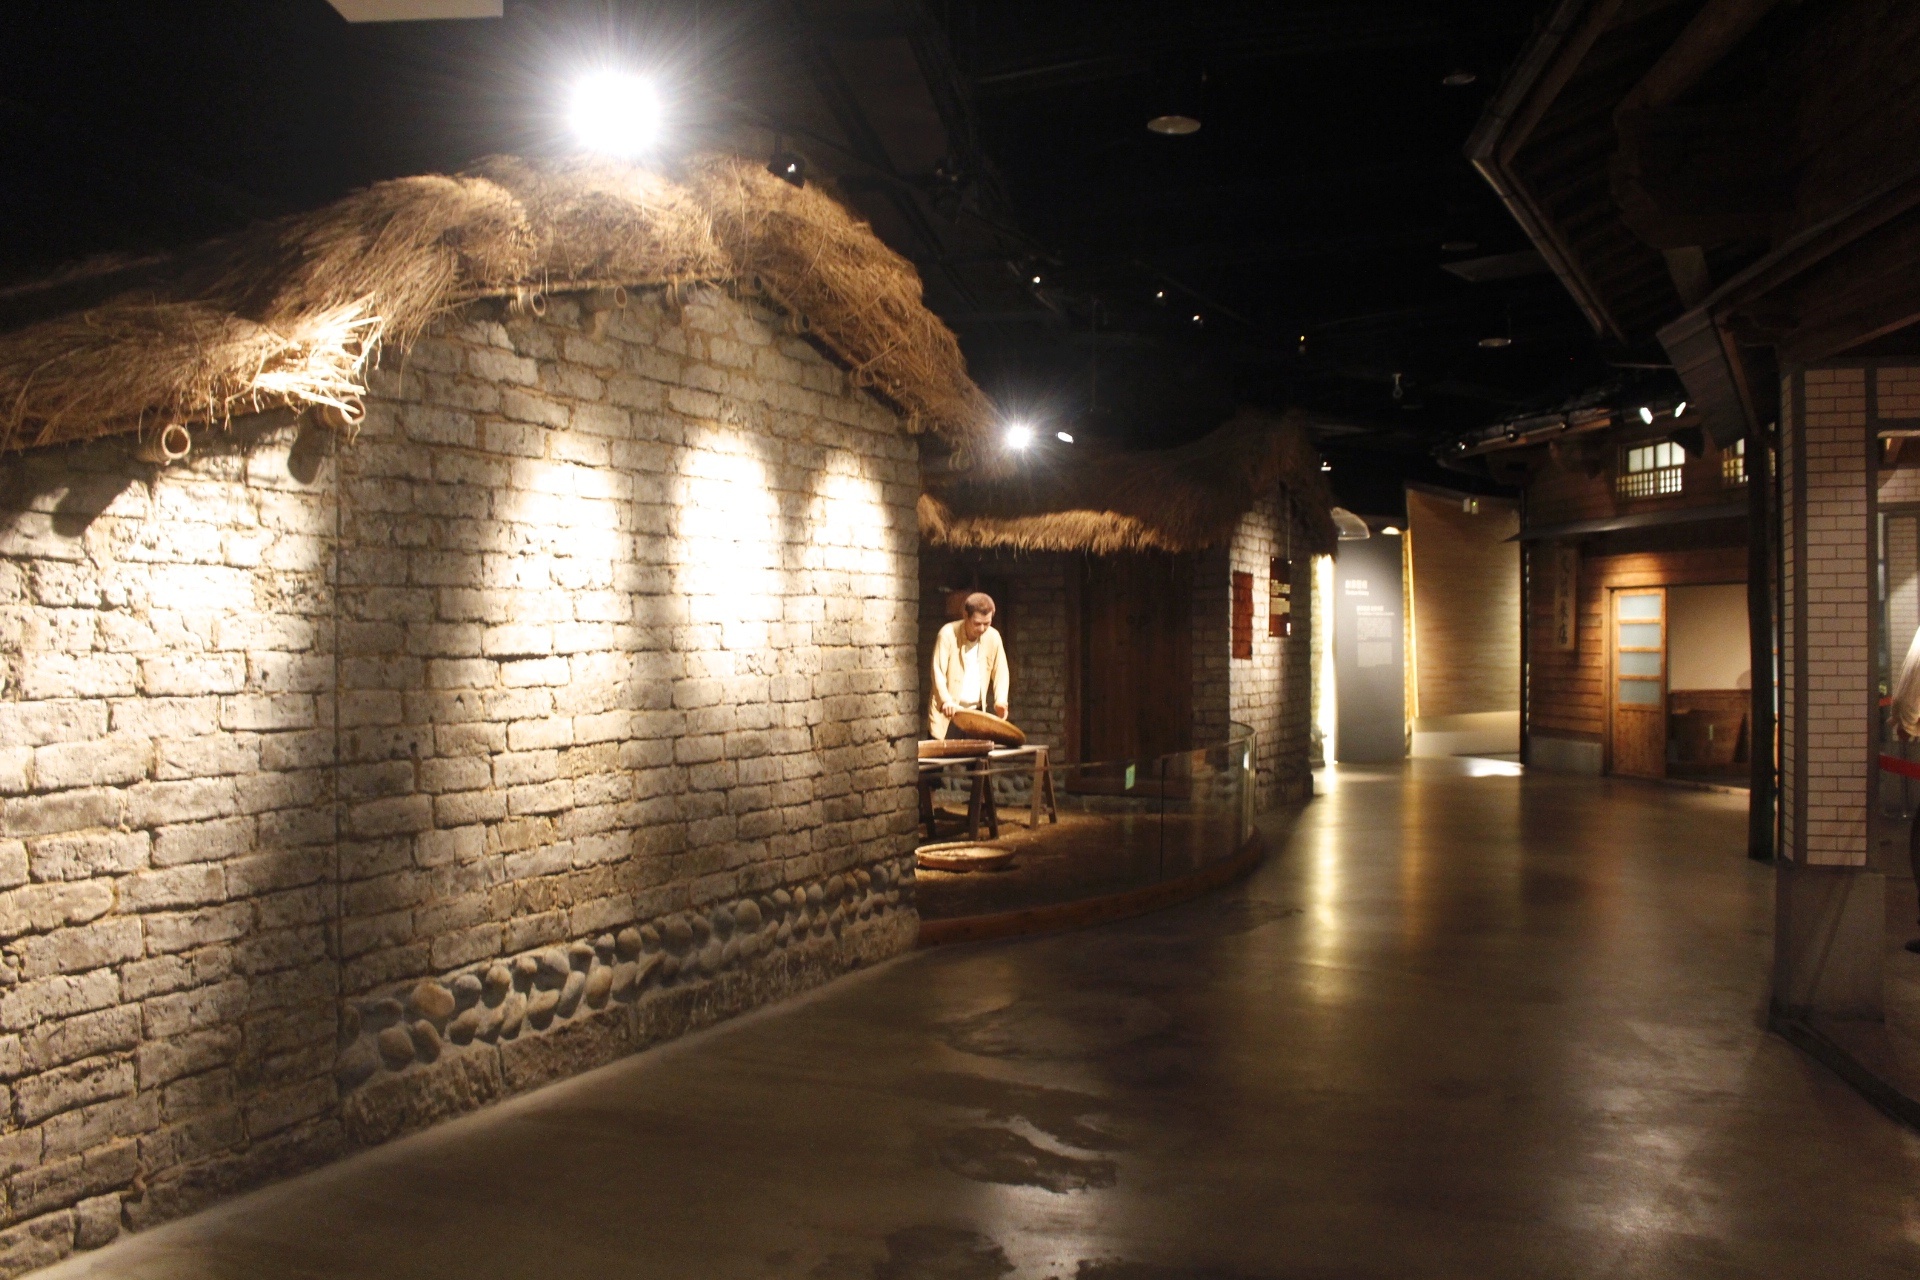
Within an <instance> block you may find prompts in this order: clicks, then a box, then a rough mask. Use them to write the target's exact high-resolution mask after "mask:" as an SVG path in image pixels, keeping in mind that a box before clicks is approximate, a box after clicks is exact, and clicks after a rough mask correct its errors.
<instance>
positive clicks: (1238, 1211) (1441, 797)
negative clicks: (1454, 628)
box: [57, 761, 1920, 1280]
mask: <svg viewBox="0 0 1920 1280" xmlns="http://www.w3.org/2000/svg"><path fill="white" fill-rule="evenodd" d="M1476 772H1478V773H1480V774H1481V775H1482V776H1474V775H1475V773H1476ZM1323 788H1325V789H1326V790H1328V791H1329V794H1326V795H1323V796H1322V797H1321V798H1320V799H1318V800H1316V801H1315V802H1314V803H1313V804H1312V805H1311V806H1310V807H1309V808H1308V809H1307V810H1306V811H1305V813H1304V815H1303V816H1301V817H1300V819H1299V820H1298V822H1297V823H1295V824H1292V825H1290V826H1287V827H1286V828H1285V829H1284V830H1281V831H1280V832H1279V834H1281V835H1282V836H1283V843H1282V845H1281V847H1280V848H1278V849H1277V850H1276V852H1275V855H1274V856H1273V858H1272V859H1271V860H1270V861H1269V863H1268V864H1267V865H1266V866H1265V867H1264V868H1263V869H1262V870H1261V871H1260V872H1259V873H1258V874H1256V875H1255V877H1254V878H1253V879H1252V880H1251V881H1249V882H1248V883H1247V884H1245V885H1243V886H1240V887H1238V888H1235V889H1231V890H1228V891H1226V892H1223V893H1220V894H1218V895H1216V896H1214V897H1211V898H1208V899H1205V900H1202V901H1198V902H1194V903H1191V904H1188V905H1187V906H1184V907H1181V908H1176V909H1174V910H1172V911H1168V912H1165V913H1162V914H1160V915H1157V916H1152V917H1147V918H1143V919H1140V920H1136V921H1133V922H1130V923H1125V924H1121V925H1117V926H1109V927H1106V928H1101V929H1096V930H1091V931H1087V932H1082V933H1074V934H1069V935H1062V936H1057V937H1052V938H1045V939H1040V940H1033V941H1023V942H1014V943H1002V944H989V945H980V946H975V947H965V948H954V949H949V950H942V951H935V952H926V953H921V954H918V955H915V956H913V957H910V958H908V959H906V960H903V961H901V962H898V963H895V964H891V965H888V966H885V967H883V968H881V969H879V970H876V971H873V972H870V973H867V974H863V975H859V976H856V977H853V978H851V979H848V980H846V981H844V982H842V983H840V984H838V985H836V986H835V987H833V988H832V989H830V990H828V991H826V992H823V993H820V994H819V995H817V996H815V997H812V998H809V999H806V1000H802V1001H798V1002H795V1003H793V1004H790V1005H787V1006H784V1007H782V1008H780V1009H777V1010H773V1011H770V1012H768V1013H764V1014H761V1015H757V1016H755V1017H752V1018H748V1019H745V1020H743V1021H741V1022H738V1023H735V1024H733V1025H731V1026H728V1027H724V1028H720V1029H718V1030H716V1031H713V1032H710V1033H707V1034H705V1035H702V1036H698V1037H695V1038H693V1039H691V1040H688V1041H685V1042H682V1043H680V1044H677V1045H673V1046H670V1047H667V1048H665V1049H663V1050H660V1051H656V1052H653V1053H650V1054H646V1055H643V1056H641V1057H639V1058H635V1059H631V1060H629V1061H627V1062H625V1063H622V1064H619V1065H616V1066H614V1067H611V1068H608V1069H606V1070H603V1071H600V1072H597V1073H595V1074H593V1075H590V1076H586V1077H583V1078H580V1079H578V1080H575V1081H571V1082H568V1083H567V1084H564V1085H561V1086H558V1087H555V1088H551V1089H548V1090H546V1091H544V1092H542V1093H540V1094H537V1095H534V1096H531V1097H528V1098H523V1099H519V1100H516V1101H514V1102H512V1103H509V1104H507V1105H504V1106H501V1107H497V1108H495V1109H494V1110H492V1111H489V1112H486V1113H483V1114H481V1115H478V1116H474V1117H470V1118H467V1119H465V1120H462V1121H460V1122H457V1123H455V1124H451V1125H448V1126H445V1127H443V1128H441V1129H439V1130H437V1131H434V1132H431V1133H428V1134H425V1135H422V1136H420V1137H416V1138H413V1139H410V1140H407V1141H403V1142H399V1143H396V1144H393V1145H391V1146H389V1147H386V1148H383V1149H380V1150H378V1151H374V1152H371V1153H369V1154H366V1155H364V1156H361V1157H358V1158H356V1159H354V1160H352V1161H349V1162H346V1163H344V1164H342V1165H338V1166H335V1167H332V1168H329V1169H326V1170H322V1171H320V1172H319V1173H317V1174H315V1175H312V1176H309V1177H306V1178H303V1179H300V1180H298V1181H295V1182H292V1183H287V1184H283V1185H281V1186H278V1187H274V1188H269V1189H268V1190H266V1191H264V1192H262V1193H258V1194H255V1195H253V1196H250V1197H247V1198H245V1199H243V1200H239V1201H235V1202H232V1203H230V1204H228V1205H226V1206H223V1207H221V1208H219V1209H216V1210H214V1211H213V1212H210V1213H207V1214H204V1215H202V1216H200V1217H197V1218H194V1219H189V1220H187V1221H184V1222H180V1223H176V1224H173V1225H171V1226H168V1227H163V1228H160V1229H158V1230H155V1231H151V1232H148V1233H145V1234H143V1235H140V1236H136V1237H133V1238H130V1239H127V1240H124V1241H122V1242H120V1243H119V1244H116V1245H114V1246H111V1247H109V1248H108V1249H106V1250H103V1251H102V1252H100V1253H97V1254H93V1255H90V1256H87V1257H84V1258H79V1259H75V1260H74V1261H72V1262H70V1263H68V1264H66V1265H65V1267H64V1269H63V1270H61V1271H59V1272H58V1273H57V1274H60V1275H62V1276H78V1275H87V1276H117V1277H134V1276H138V1277H187V1276H193V1277H203V1276H220V1277H228V1276H231V1277H243V1276H244V1277H259V1276H276V1277H278V1276H299V1277H306V1276H314V1277H319V1276H328V1277H362V1276H364V1277H381V1278H383V1280H393V1278H395V1277H409V1276H433V1277H443V1276H444V1277H456V1276H457V1277H474V1278H482V1277H500V1276H514V1277H536V1276H538V1277H548V1276H566V1277H575V1276H578V1277H628V1276H635V1277H638V1276H674V1277H689V1278H691V1277H702V1278H705V1277H758V1276H777V1277H815V1278H831V1280H839V1278H846V1280H855V1278H857V1280H935V1278H943V1280H993V1278H994V1277H999V1276H1003V1275H1010V1276H1020V1277H1061V1278H1063V1280H1065V1278H1068V1277H1071V1278H1074V1280H1281V1278H1286V1280H1306V1278H1312V1280H1359V1278H1361V1277H1395V1278H1401V1277H1474V1278H1476V1280H1479V1278H1485V1277H1528V1278H1529V1280H1534V1278H1537V1277H1616V1276H1618V1277H1626V1276H1633V1277H1640V1276H1662V1277H1666V1276H1671V1277H1688V1278H1689V1280H1698V1278H1701V1277H1725V1276H1765V1277H1771V1278H1778V1277H1787V1276H1809V1277H1811V1276H1821V1277H1845V1278H1847V1280H1868V1278H1870V1277H1882V1276H1884V1277H1895V1276H1898V1277H1903V1278H1910V1277H1913V1276H1915V1275H1917V1274H1920V1137H1916V1136H1915V1135H1914V1134H1913V1133H1911V1132H1909V1131H1907V1130H1905V1129H1902V1128H1901V1127H1899V1126H1897V1125H1896V1124H1894V1123H1893V1122H1891V1121H1889V1120H1887V1119H1886V1118H1884V1117H1883V1116H1881V1115H1880V1114H1879V1113H1878V1112H1876V1111H1874V1110H1873V1109H1872V1108H1871V1107H1869V1106H1868V1105H1867V1104H1866V1103H1865V1102H1863V1101H1861V1100H1860V1099H1859V1098H1858V1097H1857V1096H1856V1095H1855V1094H1853V1093H1852V1092H1851V1091H1849V1090H1848V1089H1847V1088H1846V1087H1845V1086H1844V1085H1842V1084H1841V1083H1840V1082H1839V1081H1837V1080H1836V1079H1834V1078H1832V1077H1830V1076H1828V1075H1827V1074H1825V1073H1824V1071H1823V1070H1822V1069H1821V1068H1819V1067H1818V1066H1816V1065H1814V1064H1813V1063H1812V1062H1810V1061H1808V1060H1807V1059H1805V1058H1802V1057H1801V1056H1799V1055H1798V1053H1797V1052H1796V1051H1795V1050H1793V1049H1792V1048H1790V1047H1789V1046H1788V1045H1786V1044H1785V1043H1783V1042H1781V1041H1779V1040H1778V1039H1775V1038H1773V1037H1771V1036H1769V1035H1768V1034H1766V1033H1765V1031H1764V1030H1763V1029H1762V1023H1761V1015H1762V1008H1763V1004H1764V999H1765V972H1766V966H1767V958H1768V952H1769V937H1768V934H1769V927H1770V911H1771V907H1770V901H1771V881H1770V873H1769V872H1768V871H1767V870H1766V869H1764V868H1757V867H1754V866H1751V865H1749V864H1748V863H1747V862H1746V860H1745V859H1744V858H1743V857H1742V856H1741V839H1742V835H1741V833H1742V829H1743V826H1742V824H1743V821H1744V819H1743V814H1742V808H1741V806H1742V804H1743V801H1742V800H1741V799H1740V798H1739V797H1734V796H1726V795H1718V794H1712V793H1706V792H1697V791H1686V790H1679V789H1670V788H1665V787H1661V786H1658V785H1650V784H1636V783H1628V782H1618V783H1609V782H1601V781H1593V780H1578V779H1566V778H1549V777H1540V776H1536V777H1531V778H1526V779H1522V778H1519V777H1515V776H1511V772H1510V770H1508V769H1507V768H1506V767H1505V766H1500V765H1479V766H1475V765H1473V764H1471V763H1463V762H1453V761H1420V762H1416V763H1415V764H1413V765H1410V766H1407V767H1406V768H1404V769H1392V770H1379V771H1372V772H1368V771H1364V770H1349V771H1347V772H1345V773H1343V774H1341V775H1339V776H1336V777H1330V778H1328V779H1327V780H1326V781H1325V782H1323Z"/></svg>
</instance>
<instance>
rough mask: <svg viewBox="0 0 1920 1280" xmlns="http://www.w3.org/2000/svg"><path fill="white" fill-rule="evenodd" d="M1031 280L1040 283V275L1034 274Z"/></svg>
mask: <svg viewBox="0 0 1920 1280" xmlns="http://www.w3.org/2000/svg"><path fill="white" fill-rule="evenodd" d="M1033 282H1034V283H1035V284H1039V283H1040V277H1039V276H1035V277H1034V278H1033Z"/></svg>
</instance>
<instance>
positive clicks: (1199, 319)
mask: <svg viewBox="0 0 1920 1280" xmlns="http://www.w3.org/2000/svg"><path fill="white" fill-rule="evenodd" d="M1193 322H1194V323H1195V324H1205V323H1206V322H1207V318H1206V317H1205V316H1203V315H1201V314H1200V313H1199V312H1198V311H1196V312H1194V313H1193Z"/></svg>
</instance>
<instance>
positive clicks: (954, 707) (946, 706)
mask: <svg viewBox="0 0 1920 1280" xmlns="http://www.w3.org/2000/svg"><path fill="white" fill-rule="evenodd" d="M959 709H960V704H959V703H957V702H943V703H941V704H940V714H941V715H943V716H945V717H946V718H947V719H949V720H951V719H953V713H954V712H956V711H958V710H959Z"/></svg>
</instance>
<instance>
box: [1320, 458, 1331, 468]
mask: <svg viewBox="0 0 1920 1280" xmlns="http://www.w3.org/2000/svg"><path fill="white" fill-rule="evenodd" d="M1320 469H1321V470H1322V471H1331V470H1333V464H1332V463H1331V462H1328V461H1327V460H1326V459H1325V458H1322V459H1320Z"/></svg>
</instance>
